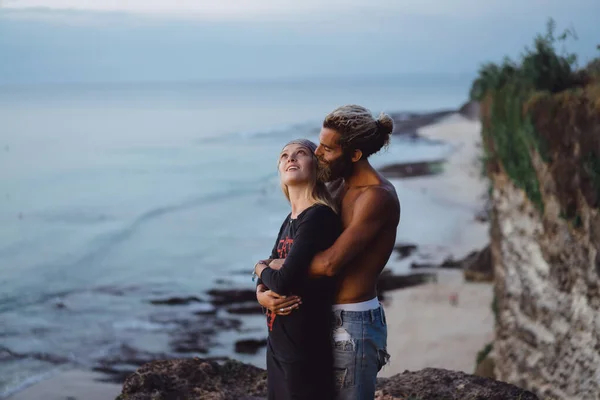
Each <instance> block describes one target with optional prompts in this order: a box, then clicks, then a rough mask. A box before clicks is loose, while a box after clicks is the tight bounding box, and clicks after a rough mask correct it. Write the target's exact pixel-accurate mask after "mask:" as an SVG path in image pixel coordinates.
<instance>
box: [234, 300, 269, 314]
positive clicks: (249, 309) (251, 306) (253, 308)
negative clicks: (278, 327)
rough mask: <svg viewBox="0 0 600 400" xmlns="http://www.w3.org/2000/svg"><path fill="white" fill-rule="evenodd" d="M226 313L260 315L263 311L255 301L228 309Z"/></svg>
mask: <svg viewBox="0 0 600 400" xmlns="http://www.w3.org/2000/svg"><path fill="white" fill-rule="evenodd" d="M226 310H227V312H228V313H230V314H237V315H249V314H262V313H263V309H262V307H261V306H260V304H258V303H257V302H256V301H254V302H253V303H248V304H239V305H233V306H231V307H228V308H227V309H226Z"/></svg>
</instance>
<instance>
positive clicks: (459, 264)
mask: <svg viewBox="0 0 600 400" xmlns="http://www.w3.org/2000/svg"><path fill="white" fill-rule="evenodd" d="M426 267H427V268H430V267H435V265H431V264H417V263H412V264H411V268H426ZM439 267H440V268H456V269H462V270H463V273H464V276H465V280H466V281H469V282H492V281H493V280H494V266H493V264H492V254H491V251H490V246H489V245H488V246H486V247H485V248H483V249H482V250H480V251H473V252H471V253H469V255H467V256H466V257H465V258H463V259H462V260H455V259H453V258H448V259H446V260H444V262H443V263H441V264H440V265H439Z"/></svg>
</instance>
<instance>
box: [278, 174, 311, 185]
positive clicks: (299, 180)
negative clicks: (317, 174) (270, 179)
mask: <svg viewBox="0 0 600 400" xmlns="http://www.w3.org/2000/svg"><path fill="white" fill-rule="evenodd" d="M282 183H283V184H284V185H287V186H288V187H289V186H307V185H308V184H309V183H310V178H309V177H306V176H287V177H286V178H285V179H284V180H283V181H282Z"/></svg>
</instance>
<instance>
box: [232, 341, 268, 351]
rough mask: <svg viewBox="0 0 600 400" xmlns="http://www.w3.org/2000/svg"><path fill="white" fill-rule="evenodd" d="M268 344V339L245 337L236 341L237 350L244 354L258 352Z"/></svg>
mask: <svg viewBox="0 0 600 400" xmlns="http://www.w3.org/2000/svg"><path fill="white" fill-rule="evenodd" d="M266 345H267V339H245V340H238V341H237V342H235V352H236V353H242V354H256V353H258V350H260V348H262V347H265V346H266Z"/></svg>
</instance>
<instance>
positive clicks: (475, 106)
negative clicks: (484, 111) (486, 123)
mask: <svg viewBox="0 0 600 400" xmlns="http://www.w3.org/2000/svg"><path fill="white" fill-rule="evenodd" d="M480 108H481V107H480V105H479V102H477V101H468V102H466V103H465V104H463V105H462V106H461V107H460V108H459V109H458V113H459V114H460V115H462V116H463V117H465V118H468V119H470V120H471V121H478V120H479V118H480Z"/></svg>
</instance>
